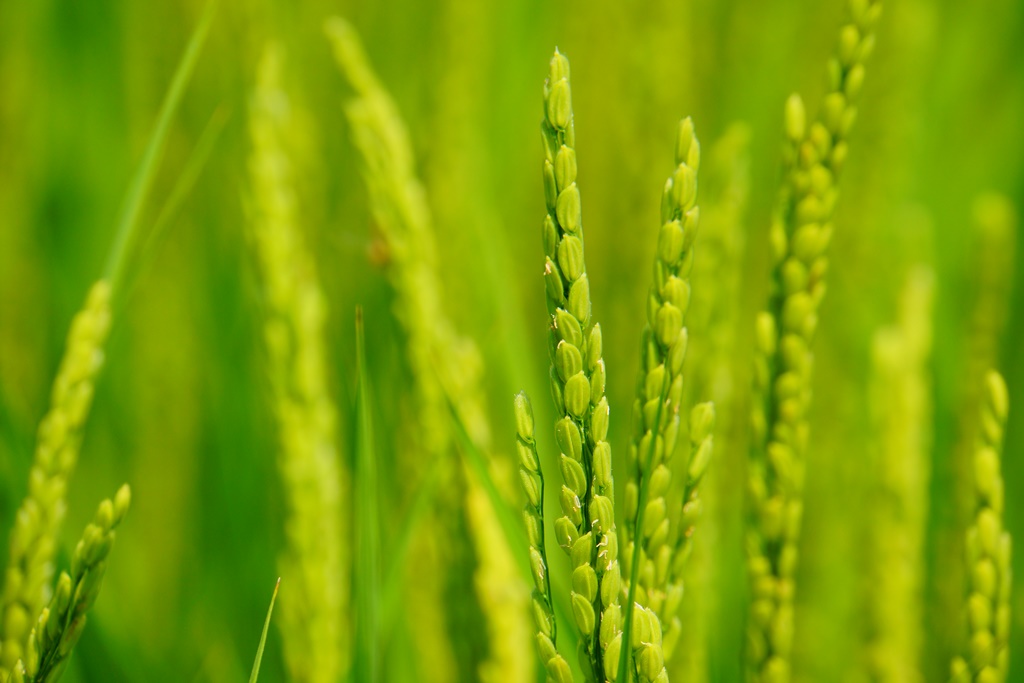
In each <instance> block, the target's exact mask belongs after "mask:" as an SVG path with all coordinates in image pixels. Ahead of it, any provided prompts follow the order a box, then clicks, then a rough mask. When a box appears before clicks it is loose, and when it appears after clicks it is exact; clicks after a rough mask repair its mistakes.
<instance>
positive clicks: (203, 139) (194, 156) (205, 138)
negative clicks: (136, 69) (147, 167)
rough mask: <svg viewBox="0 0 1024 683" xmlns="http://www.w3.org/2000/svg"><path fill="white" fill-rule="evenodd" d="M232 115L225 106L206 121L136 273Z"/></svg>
mask: <svg viewBox="0 0 1024 683" xmlns="http://www.w3.org/2000/svg"><path fill="white" fill-rule="evenodd" d="M230 118H231V114H230V113H229V112H228V110H227V109H226V108H225V107H224V106H221V107H218V108H217V109H216V110H215V111H214V112H213V115H212V116H211V117H210V120H209V121H208V122H207V123H206V126H205V127H204V128H203V132H202V133H201V134H200V136H199V140H198V142H196V146H195V147H194V148H193V149H192V153H191V154H189V157H188V160H187V161H186V162H185V168H184V169H183V170H182V172H181V175H179V176H178V179H177V180H176V181H175V183H174V187H173V188H172V189H171V193H170V194H169V195H167V200H166V201H165V202H164V204H163V206H162V207H161V209H160V213H158V214H157V217H156V220H155V221H154V222H153V227H152V228H151V229H150V231H149V234H148V235H146V239H145V241H144V242H143V244H142V246H141V247H140V248H139V257H138V260H137V264H136V267H135V271H136V274H138V273H141V272H145V270H146V268H147V267H148V266H149V264H150V263H152V261H153V259H154V258H155V257H156V247H157V245H158V244H159V242H160V240H161V239H162V238H163V236H164V233H165V232H166V231H167V228H168V227H169V226H170V225H171V221H172V219H173V218H174V216H175V214H176V213H177V211H178V208H179V207H180V206H181V204H182V203H183V202H184V201H185V199H186V198H187V197H188V195H189V193H191V191H192V188H193V187H194V186H195V184H196V181H197V180H199V176H200V175H202V172H203V170H204V169H205V168H206V162H207V161H209V159H210V153H211V152H212V151H213V148H214V147H215V146H216V145H217V142H218V141H219V140H220V136H221V133H223V132H224V127H225V126H226V125H227V122H228V119H230ZM137 280H138V278H137V277H136V278H133V279H132V280H131V281H130V284H127V285H125V294H124V299H125V300H127V299H129V298H131V296H132V293H133V292H134V290H135V286H136V284H137Z"/></svg>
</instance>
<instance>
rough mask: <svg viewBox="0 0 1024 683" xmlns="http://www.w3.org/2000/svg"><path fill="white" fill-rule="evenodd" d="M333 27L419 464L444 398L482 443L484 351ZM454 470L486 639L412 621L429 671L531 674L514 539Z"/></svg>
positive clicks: (369, 92) (385, 117)
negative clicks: (461, 315) (461, 329)
mask: <svg viewBox="0 0 1024 683" xmlns="http://www.w3.org/2000/svg"><path fill="white" fill-rule="evenodd" d="M327 34H328V37H329V39H330V41H331V44H332V47H333V49H334V54H335V57H336V60H337V62H338V65H339V67H340V68H341V71H342V73H343V75H344V76H345V77H346V79H347V80H348V82H349V84H350V85H351V87H352V89H353V91H354V95H353V97H351V98H350V99H349V100H348V102H346V105H345V114H346V116H347V118H348V121H349V124H350V128H351V131H352V135H353V139H354V142H355V146H356V148H357V150H358V151H359V153H360V155H361V156H362V160H363V166H364V169H363V173H364V177H365V180H366V184H367V187H368V189H369V192H370V199H371V201H370V205H371V211H372V212H373V214H374V217H375V219H376V222H377V226H378V227H379V229H380V230H381V232H382V234H383V236H384V239H385V241H386V242H387V245H388V248H389V251H390V267H389V269H388V275H389V278H390V279H391V284H392V286H393V287H394V289H395V291H396V293H397V303H396V308H397V310H396V314H397V316H398V318H399V319H400V321H401V322H402V324H403V326H404V328H405V331H406V334H407V335H408V341H407V353H408V357H409V365H410V366H411V369H412V372H413V376H414V379H415V394H416V404H417V412H418V413H419V424H418V432H417V434H418V437H417V438H418V443H419V446H420V452H419V453H418V454H416V455H417V457H416V459H418V460H420V461H421V463H420V467H419V469H422V463H423V462H426V461H427V460H429V459H434V458H449V457H451V456H453V455H454V453H453V442H452V433H451V416H450V410H451V408H450V407H449V406H452V407H454V410H455V413H456V414H457V415H458V418H459V420H460V421H461V422H462V424H463V425H464V426H465V428H466V431H467V433H468V434H469V436H470V437H471V438H472V440H473V442H474V443H475V444H477V445H479V446H480V447H481V448H482V449H483V450H484V451H486V450H487V449H488V447H489V445H490V429H489V425H488V422H487V419H486V413H485V410H484V401H483V398H482V393H481V377H480V375H481V362H480V358H479V353H478V351H477V349H476V347H475V345H474V344H473V343H472V342H471V341H469V340H467V339H464V338H463V337H461V336H460V335H459V334H458V333H457V332H456V330H455V329H454V327H453V325H452V323H451V321H450V318H449V317H448V315H447V313H446V311H445V309H444V304H443V301H444V298H443V293H442V284H441V277H440V266H439V264H438V258H437V246H436V243H435V236H434V229H433V221H432V218H431V215H430V211H429V208H428V206H427V203H426V199H425V192H424V189H423V185H422V183H421V182H420V180H419V178H418V177H417V175H416V172H415V168H414V160H413V155H412V151H411V145H410V143H409V136H408V133H407V131H406V127H405V124H404V123H403V121H402V119H401V117H400V116H399V114H398V111H397V109H396V107H395V105H394V103H393V102H392V100H391V98H390V96H389V95H388V94H387V92H386V91H385V89H384V88H383V86H382V85H381V84H380V83H379V81H378V80H377V77H376V75H375V74H374V73H373V71H372V70H371V68H370V66H369V63H368V61H367V58H366V55H365V54H364V52H363V49H362V46H361V45H360V43H359V40H358V37H357V36H356V34H355V31H354V29H353V28H352V27H351V26H350V25H349V24H347V23H346V22H345V21H343V20H341V19H332V20H330V21H329V22H328V24H327ZM423 454H426V456H427V458H426V459H424V458H423V457H422V455H423ZM452 462H453V463H454V462H455V461H454V460H452ZM412 464H413V466H414V469H416V468H415V463H412ZM492 464H494V463H492ZM447 473H448V474H447V476H448V478H449V484H448V485H446V486H445V487H444V488H445V490H447V491H449V492H450V494H449V497H450V498H451V499H450V500H448V501H447V502H446V503H445V505H446V506H447V511H448V514H447V517H448V518H447V519H446V520H443V523H444V524H447V525H449V526H450V527H452V526H453V527H462V526H464V528H465V529H466V531H468V534H469V540H470V542H471V545H472V552H473V553H474V554H475V558H473V560H475V562H476V563H477V566H476V567H475V568H472V571H474V572H475V576H474V578H473V582H474V585H475V586H476V589H477V590H476V592H477V597H478V603H479V608H480V610H481V611H482V617H483V620H484V621H485V622H486V624H485V625H486V641H487V642H486V648H487V650H488V651H487V653H486V654H485V656H484V657H483V661H480V662H479V663H477V662H476V661H475V660H476V657H475V656H474V657H473V661H465V660H466V659H467V658H466V657H461V656H459V657H457V656H456V655H455V654H454V653H452V651H451V647H452V644H451V643H445V642H444V641H443V639H440V638H439V637H440V636H442V635H443V632H435V633H428V632H427V630H428V629H417V634H416V637H417V639H418V640H420V641H421V642H419V643H418V646H419V647H420V651H421V658H422V659H423V661H424V666H423V667H422V669H423V672H424V673H425V674H426V673H429V675H430V676H432V678H431V679H430V680H447V679H450V678H452V677H455V676H456V673H454V672H453V671H452V668H453V667H454V666H461V667H466V666H477V670H476V671H474V672H468V673H467V672H465V671H464V670H463V671H462V674H461V675H479V676H481V677H483V678H485V679H487V680H491V681H497V680H501V681H509V682H512V681H526V680H528V679H529V678H530V677H531V675H532V673H533V671H532V666H531V662H530V660H529V658H524V657H522V652H523V651H524V649H525V648H528V647H529V644H528V641H529V634H530V630H531V629H530V627H529V623H528V617H527V614H526V610H525V609H524V608H525V605H526V602H527V598H528V593H527V590H526V587H525V584H524V583H523V581H522V580H521V578H520V577H519V576H518V575H517V574H516V573H515V572H513V571H512V570H511V569H510V567H511V566H512V563H511V561H510V560H509V558H510V557H511V555H510V553H511V552H512V551H511V550H510V549H509V548H508V547H507V545H506V543H505V541H504V539H503V538H501V537H500V535H498V534H497V533H496V530H497V529H499V528H500V527H499V526H498V520H497V518H496V516H495V512H494V510H493V509H492V508H491V506H490V505H484V504H483V501H484V500H485V498H484V492H483V490H482V488H481V486H480V484H479V483H478V482H477V481H476V479H475V478H474V476H473V475H471V474H470V473H469V472H468V471H467V470H466V468H464V467H459V466H453V467H450V468H449V469H448V470H447ZM459 497H463V500H459V499H458V498H459ZM470 510H471V511H472V512H471V513H470V512H468V511H470ZM445 546H446V547H445V548H439V549H436V550H437V551H438V552H437V554H438V555H444V554H448V555H450V554H451V552H452V551H451V546H452V543H446V544H445ZM438 559H439V563H444V564H439V566H437V567H436V569H437V571H438V572H439V573H440V574H441V575H443V576H445V577H446V578H447V580H448V582H449V584H450V589H451V590H455V591H459V592H460V596H459V599H460V600H461V601H462V602H463V603H465V602H466V601H465V600H464V597H465V595H464V593H463V591H465V583H464V582H462V581H461V578H459V577H460V575H459V574H458V573H457V572H456V571H455V570H456V569H457V570H458V571H464V570H465V565H466V564H467V563H466V562H465V561H464V560H463V559H462V558H452V557H448V558H438ZM417 593H418V596H417V599H418V600H427V601H430V600H433V602H432V603H430V604H428V605H427V606H426V609H425V611H426V612H428V614H427V618H434V619H436V618H437V614H440V613H444V612H447V614H446V616H445V617H443V618H444V619H450V618H452V611H451V610H450V609H449V610H445V609H444V601H443V600H441V599H440V598H441V597H442V596H440V595H434V596H431V595H427V594H425V593H424V592H423V591H417ZM435 598H438V599H435ZM417 609H418V608H417ZM430 613H432V614H433V616H431V614H430ZM473 618H474V616H472V615H471V616H469V617H468V618H467V619H462V618H460V619H461V621H460V623H458V624H453V627H455V631H457V632H459V633H458V635H457V636H455V637H457V638H458V639H459V640H460V641H468V640H471V638H467V637H466V633H464V632H463V631H464V629H465V628H466V627H472V623H471V621H470V620H472V619H473ZM453 635H454V634H453ZM446 653H452V654H451V655H448V654H446ZM456 659H458V660H459V661H455V660H456Z"/></svg>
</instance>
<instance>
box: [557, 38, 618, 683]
mask: <svg viewBox="0 0 1024 683" xmlns="http://www.w3.org/2000/svg"><path fill="white" fill-rule="evenodd" d="M541 132H542V138H543V141H544V157H545V158H544V166H543V180H544V197H545V204H546V206H547V215H546V216H545V218H544V226H543V232H542V235H543V244H544V254H545V265H544V280H545V283H546V287H545V289H546V292H547V305H548V313H549V314H550V316H551V318H550V320H551V326H550V329H549V344H548V350H549V352H550V356H551V372H550V379H551V392H552V396H553V398H554V401H555V411H556V414H557V415H558V416H560V417H559V418H558V420H557V422H556V423H555V439H556V441H557V443H558V447H559V450H560V451H561V453H560V465H561V470H562V481H563V486H562V488H561V493H560V495H559V499H560V502H561V507H562V516H561V517H559V518H558V519H557V520H555V531H556V538H557V540H558V544H559V545H560V546H561V547H562V549H563V550H564V551H565V552H566V553H567V554H568V555H569V558H570V561H571V563H572V591H571V593H570V598H571V600H572V611H573V619H574V621H575V623H576V627H577V629H578V630H579V633H580V636H581V640H580V644H579V659H580V664H581V666H582V667H583V670H584V671H583V673H584V676H585V677H586V678H587V680H597V681H604V680H616V676H618V675H619V673H618V672H620V671H622V668H621V666H620V656H621V655H620V653H621V649H622V624H623V615H622V608H621V606H620V605H619V600H620V596H619V592H620V588H621V586H622V578H621V573H620V568H619V561H618V536H617V534H616V532H615V512H614V504H613V498H614V482H613V481H612V467H611V462H612V460H611V445H610V444H609V443H608V416H609V408H608V399H607V398H606V397H605V395H604V385H605V364H604V360H603V358H602V357H601V356H602V354H601V326H600V325H598V324H595V323H594V321H593V319H592V318H591V305H590V282H589V280H588V279H587V273H586V263H585V261H584V253H583V225H582V213H581V204H580V192H579V188H578V187H577V185H576V168H577V167H576V150H575V137H576V133H575V127H574V123H573V114H572V94H571V90H570V86H569V61H568V60H567V59H566V58H565V57H564V56H563V55H562V54H561V53H559V52H558V50H555V54H554V56H553V57H552V59H551V63H550V70H549V74H548V79H547V81H546V82H545V84H544V120H543V122H542V124H541ZM626 659H628V657H627V658H626Z"/></svg>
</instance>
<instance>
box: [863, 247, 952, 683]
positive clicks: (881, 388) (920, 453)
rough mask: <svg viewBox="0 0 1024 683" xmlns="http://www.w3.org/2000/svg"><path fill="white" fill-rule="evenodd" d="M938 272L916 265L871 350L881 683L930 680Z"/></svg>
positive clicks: (871, 620)
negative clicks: (894, 316) (928, 570)
mask: <svg viewBox="0 0 1024 683" xmlns="http://www.w3.org/2000/svg"><path fill="white" fill-rule="evenodd" d="M934 288H935V274H934V272H933V271H932V269H931V268H929V267H927V266H923V265H918V266H915V267H914V268H912V269H911V271H910V272H909V273H908V276H907V282H906V284H905V286H904V288H903V291H902V293H901V296H900V301H899V319H898V321H897V324H895V325H893V326H891V327H888V328H885V329H882V330H879V331H878V332H877V333H876V334H875V337H874V343H873V348H872V377H871V384H870V390H871V394H870V405H871V408H872V431H873V437H872V438H873V441H874V448H873V451H874V452H873V454H872V455H873V460H872V462H871V466H870V467H869V470H870V471H872V472H874V473H875V480H874V482H873V485H872V489H871V494H872V495H871V496H870V499H869V500H870V503H869V505H868V507H867V510H868V511H869V514H870V519H869V522H868V534H869V537H868V543H867V550H868V552H867V556H868V558H870V562H871V565H870V567H869V568H868V571H867V577H868V579H867V581H866V582H865V596H864V597H865V603H866V605H867V620H868V624H867V627H868V633H867V651H866V657H865V659H866V662H865V664H866V667H867V671H868V675H869V677H870V678H869V680H871V681H877V682H878V683H915V682H917V681H923V680H924V677H923V675H922V671H921V662H922V654H923V653H922V647H923V639H922V630H923V628H924V605H923V603H922V598H923V596H924V587H925V586H924V553H925V534H926V529H927V523H928V487H929V479H930V458H931V445H932V434H931V431H932V405H931V381H930V374H929V373H930V371H929V361H930V357H931V344H932V320H931V315H932V301H933V299H934Z"/></svg>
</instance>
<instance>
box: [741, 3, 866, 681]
mask: <svg viewBox="0 0 1024 683" xmlns="http://www.w3.org/2000/svg"><path fill="white" fill-rule="evenodd" d="M848 10H849V12H848V15H849V16H848V18H847V20H846V23H845V24H844V25H843V26H842V28H841V29H840V31H839V44H838V48H837V51H836V55H835V56H834V57H833V58H832V59H830V60H829V63H828V69H827V78H828V80H827V92H826V94H825V96H824V98H823V99H822V102H821V106H820V110H819V112H818V117H817V119H816V120H815V121H814V122H813V123H811V124H810V125H808V122H807V116H806V112H805V110H804V105H803V102H802V100H801V99H800V98H799V96H797V95H793V96H792V97H790V99H789V101H788V102H787V103H786V111H785V127H786V146H785V149H784V153H785V157H784V164H785V172H784V174H783V180H782V187H781V191H780V196H779V201H778V204H777V207H776V212H775V216H774V218H773V220H772V224H771V227H770V229H769V243H770V250H771V258H772V261H773V265H772V278H771V291H770V295H769V298H770V300H769V307H768V310H767V311H765V312H763V313H761V314H760V315H759V316H758V319H757V322H756V330H755V339H756V345H757V348H756V353H755V367H754V397H753V411H752V416H751V420H752V423H751V429H752V443H751V449H750V463H749V472H748V485H747V497H748V514H749V520H748V527H747V538H746V547H747V556H748V564H747V571H748V575H749V581H750V585H751V604H750V609H749V613H748V619H747V653H746V662H747V669H748V676H749V678H750V680H751V681H755V682H757V681H770V682H772V683H784V682H786V681H789V680H790V677H791V674H792V671H791V664H790V658H791V650H792V644H793V596H794V592H795V588H796V586H795V583H794V578H795V572H796V567H797V548H798V541H799V534H800V526H801V517H802V514H803V494H802V490H803V480H804V471H803V469H804V455H805V450H806V447H807V438H808V422H807V410H808V407H809V405H810V401H811V371H812V360H813V357H812V354H811V342H812V340H813V337H814V332H815V329H816V328H817V324H818V307H819V306H820V304H821V301H822V299H823V298H824V296H825V275H826V272H827V270H828V258H827V255H826V252H827V247H828V243H829V240H830V238H831V233H832V216H833V211H834V208H835V204H836V200H837V198H838V187H837V184H836V181H837V177H838V175H839V173H840V172H841V170H842V167H843V164H844V162H845V159H846V155H847V149H848V145H847V136H848V134H849V132H850V129H851V127H852V126H853V123H854V120H855V118H856V112H857V109H856V106H855V105H854V102H855V101H856V99H857V97H858V95H859V93H860V90H861V86H862V85H863V81H864V62H865V60H866V59H867V57H868V55H869V54H870V52H871V49H872V47H873V45H874V40H875V38H874V25H875V23H876V22H877V20H878V17H879V15H880V13H881V3H880V2H879V1H878V0H850V1H849V3H848Z"/></svg>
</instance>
